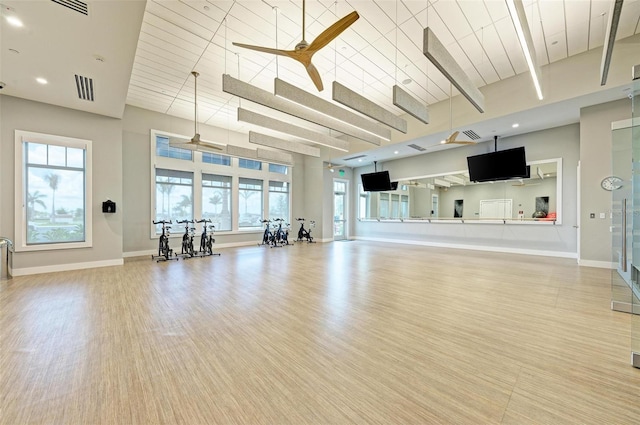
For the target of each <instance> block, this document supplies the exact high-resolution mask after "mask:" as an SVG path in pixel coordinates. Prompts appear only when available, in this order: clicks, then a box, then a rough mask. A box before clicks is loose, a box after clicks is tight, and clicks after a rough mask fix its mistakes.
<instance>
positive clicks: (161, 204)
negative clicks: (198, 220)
mask: <svg viewBox="0 0 640 425" xmlns="http://www.w3.org/2000/svg"><path fill="white" fill-rule="evenodd" d="M186 219H188V220H191V219H193V173H190V172H187V171H176V170H165V169H161V168H158V169H156V218H155V220H156V221H158V220H174V221H176V220H186ZM172 230H173V232H174V233H175V232H177V231H178V232H179V231H181V230H182V229H178V228H176V227H175V226H174V227H173V229H172ZM160 232H161V227H159V226H156V233H158V234H159V233H160Z"/></svg>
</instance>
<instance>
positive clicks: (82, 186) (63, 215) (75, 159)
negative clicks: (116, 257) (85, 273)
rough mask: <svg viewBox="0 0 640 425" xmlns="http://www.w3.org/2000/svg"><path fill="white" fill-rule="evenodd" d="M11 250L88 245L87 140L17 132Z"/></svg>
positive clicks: (89, 159)
mask: <svg viewBox="0 0 640 425" xmlns="http://www.w3.org/2000/svg"><path fill="white" fill-rule="evenodd" d="M15 139H16V188H17V190H16V192H15V196H16V221H15V226H16V229H15V230H16V231H15V234H16V235H15V239H16V250H19V251H20V250H22V251H33V250H43V249H56V248H84V247H90V246H91V208H90V205H91V193H90V188H91V169H90V164H91V141H90V140H81V139H73V138H68V137H62V136H52V135H47V134H39V133H31V132H25V131H19V130H17V131H16V132H15Z"/></svg>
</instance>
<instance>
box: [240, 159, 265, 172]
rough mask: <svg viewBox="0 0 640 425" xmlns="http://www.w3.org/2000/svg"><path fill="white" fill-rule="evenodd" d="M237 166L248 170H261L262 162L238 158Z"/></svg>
mask: <svg viewBox="0 0 640 425" xmlns="http://www.w3.org/2000/svg"><path fill="white" fill-rule="evenodd" d="M238 166H239V167H240V168H247V169H249V170H262V162H260V161H254V160H253V159H245V158H240V160H239V162H238Z"/></svg>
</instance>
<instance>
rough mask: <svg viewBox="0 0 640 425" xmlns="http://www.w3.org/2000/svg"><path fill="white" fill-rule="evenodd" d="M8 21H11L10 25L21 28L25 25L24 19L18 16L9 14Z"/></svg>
mask: <svg viewBox="0 0 640 425" xmlns="http://www.w3.org/2000/svg"><path fill="white" fill-rule="evenodd" d="M7 22H8V23H9V25H12V26H14V27H18V28H21V27H23V26H24V24H23V23H22V21H21V20H20V19H19V18H18V17H16V16H7Z"/></svg>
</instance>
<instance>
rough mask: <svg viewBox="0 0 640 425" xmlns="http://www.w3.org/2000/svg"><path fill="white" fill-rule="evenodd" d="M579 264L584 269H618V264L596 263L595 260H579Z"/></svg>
mask: <svg viewBox="0 0 640 425" xmlns="http://www.w3.org/2000/svg"><path fill="white" fill-rule="evenodd" d="M578 264H580V265H581V266H584V267H597V268H599V269H615V268H616V267H618V265H617V264H616V263H612V262H610V261H594V260H583V259H578Z"/></svg>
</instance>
